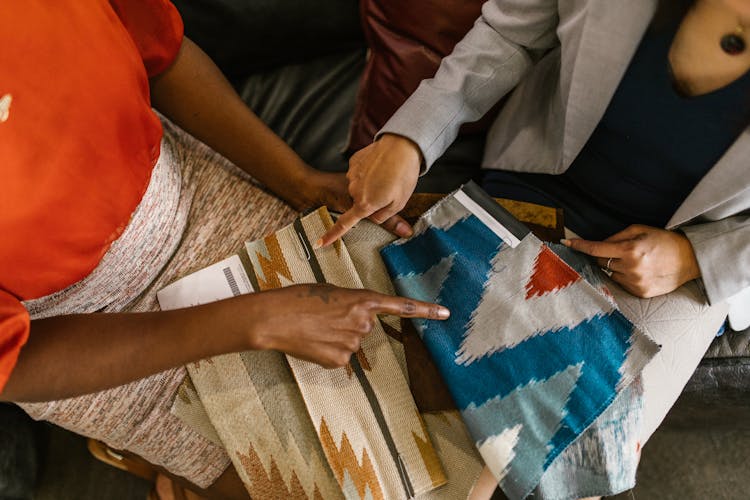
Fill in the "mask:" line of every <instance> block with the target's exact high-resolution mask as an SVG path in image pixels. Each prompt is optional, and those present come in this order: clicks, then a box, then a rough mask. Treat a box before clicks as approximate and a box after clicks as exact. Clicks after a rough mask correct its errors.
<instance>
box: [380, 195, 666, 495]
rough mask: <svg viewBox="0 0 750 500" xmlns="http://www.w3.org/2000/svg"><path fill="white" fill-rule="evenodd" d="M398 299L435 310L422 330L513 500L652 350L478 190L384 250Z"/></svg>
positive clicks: (449, 202)
mask: <svg viewBox="0 0 750 500" xmlns="http://www.w3.org/2000/svg"><path fill="white" fill-rule="evenodd" d="M382 255H383V258H384V260H385V263H386V265H387V267H388V269H389V272H390V274H391V276H392V277H393V279H394V285H395V287H396V290H397V291H398V292H399V293H400V294H401V295H405V296H410V297H413V298H417V299H420V300H425V301H431V302H438V303H440V304H443V305H445V306H447V307H448V308H449V309H450V310H451V317H450V319H449V320H448V321H445V322H439V321H429V320H417V321H416V323H417V328H418V330H419V331H420V334H421V336H422V339H423V340H424V342H425V344H426V345H427V347H428V349H429V350H430V353H431V354H432V357H433V359H434V360H435V362H436V363H437V365H438V368H439V370H440V371H441V374H442V376H443V378H444V379H445V381H446V383H447V385H448V387H449V389H450V391H451V394H452V396H453V398H454V400H455V402H456V404H457V405H458V407H459V409H460V410H461V413H462V416H463V418H464V422H465V423H466V425H467V427H468V429H469V431H470V432H471V434H472V436H473V438H474V440H475V443H476V446H477V448H478V449H479V452H480V454H481V455H482V458H484V460H485V462H486V464H487V465H488V466H489V467H490V469H491V470H492V472H493V474H494V475H495V477H496V478H497V479H498V481H499V482H500V485H501V487H502V488H503V490H504V491H505V493H506V494H507V495H508V496H509V497H510V498H511V499H512V500H513V499H520V498H524V497H526V496H527V495H528V494H529V493H531V492H532V490H533V489H534V488H535V487H536V486H537V485H538V484H539V481H540V479H541V477H542V475H543V473H544V471H545V470H546V469H547V468H548V467H549V466H550V464H551V463H552V462H553V461H554V459H555V458H556V457H557V456H558V455H560V453H561V452H562V451H563V450H565V449H566V448H567V447H568V445H570V443H572V442H573V441H574V440H575V439H576V438H578V437H579V436H580V435H581V434H582V433H583V432H584V431H585V430H586V428H587V427H589V425H590V424H591V423H592V422H594V420H595V419H596V418H597V417H598V416H599V415H600V414H601V413H602V412H603V411H604V410H606V409H607V407H608V406H609V405H610V404H611V403H612V401H613V400H614V399H615V397H616V396H617V394H618V393H620V392H621V391H622V390H623V389H624V388H626V387H627V386H628V385H629V384H630V383H631V382H632V381H633V380H634V379H635V378H636V377H637V375H638V374H639V373H640V371H641V370H642V368H643V367H644V366H645V364H646V363H647V362H648V361H649V360H650V359H651V357H653V355H654V354H655V353H656V352H657V349H658V348H657V346H656V345H654V344H653V342H651V341H650V340H649V339H648V337H647V336H646V335H644V334H643V333H642V332H640V331H639V330H637V329H635V328H634V327H633V325H632V323H630V321H628V320H627V319H626V318H625V317H624V316H623V315H622V314H621V313H620V312H619V311H618V310H617V309H616V308H615V307H614V305H613V303H612V302H611V301H610V299H608V298H607V297H606V296H604V295H603V294H602V293H600V291H598V290H597V289H595V288H594V287H593V286H592V285H591V284H589V283H588V282H587V281H586V280H585V279H583V278H582V277H581V275H580V274H579V273H578V272H576V271H575V270H574V269H573V268H571V267H570V266H568V265H567V264H566V263H565V262H563V261H562V259H560V258H559V257H558V256H557V254H555V253H554V252H553V251H552V250H550V248H549V247H548V246H546V245H545V244H543V243H542V242H541V241H539V240H538V239H537V238H536V237H535V236H534V235H532V234H530V233H529V231H528V229H526V228H525V227H524V226H523V225H521V224H520V223H518V221H516V220H515V219H514V218H513V217H512V216H511V215H510V214H509V213H507V212H505V211H504V210H503V209H502V208H500V207H499V206H498V205H497V204H496V203H494V202H493V201H492V199H490V198H489V197H487V195H486V194H484V193H483V192H482V191H481V190H480V189H479V188H478V187H476V186H475V185H467V186H464V187H463V188H462V189H461V190H459V191H457V192H456V193H454V194H453V195H452V196H449V197H447V198H445V199H444V200H443V201H441V202H440V203H438V204H437V205H436V206H435V207H433V208H432V209H431V210H430V211H429V212H427V213H426V214H425V215H424V216H423V217H422V218H421V219H420V220H419V221H418V223H417V225H416V226H415V236H413V237H412V238H411V239H409V240H406V241H404V240H401V241H398V242H396V243H394V244H392V245H390V246H388V247H386V248H385V249H384V250H383V251H382Z"/></svg>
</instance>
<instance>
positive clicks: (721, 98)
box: [484, 25, 750, 239]
mask: <svg viewBox="0 0 750 500" xmlns="http://www.w3.org/2000/svg"><path fill="white" fill-rule="evenodd" d="M676 30H677V26H676V25H675V26H674V28H673V29H672V30H667V31H662V32H651V31H649V32H648V33H647V34H646V35H645V36H644V38H643V40H642V41H641V43H640V45H639V47H638V50H637V51H636V53H635V55H634V57H633V60H632V61H631V63H630V65H629V67H628V69H627V71H626V73H625V75H624V77H623V79H622V81H621V82H620V85H619V86H618V88H617V91H616V92H615V94H614V96H613V98H612V101H611V102H610V104H609V107H608V108H607V110H606V112H605V114H604V116H603V118H602V120H601V121H600V122H599V125H598V126H597V127H596V130H595V131H594V132H593V134H592V135H591V137H590V138H589V140H588V142H587V143H586V145H585V146H584V148H583V150H582V151H581V153H580V154H579V155H578V157H577V158H576V159H575V161H574V162H573V164H572V165H571V166H570V168H569V169H568V170H567V172H565V173H564V174H562V175H559V176H553V175H545V174H509V173H505V172H498V171H493V172H489V173H488V174H487V175H486V177H485V182H484V184H485V188H486V189H487V190H488V191H490V194H492V195H494V196H506V197H511V198H515V199H522V200H524V201H531V202H535V203H543V204H547V205H555V206H560V207H562V208H563V209H564V212H565V221H566V225H567V226H568V227H570V228H571V229H573V230H574V231H575V232H577V233H578V234H580V235H581V236H584V237H586V238H591V239H603V238H606V237H608V236H610V235H612V234H614V233H616V232H618V231H620V230H622V229H624V228H625V227H627V226H628V225H630V224H635V223H640V224H648V225H650V226H656V227H664V226H665V225H666V224H667V222H668V221H669V219H670V217H671V216H672V215H673V214H674V212H675V211H676V210H677V208H678V207H679V206H680V204H681V203H682V201H683V200H684V199H685V198H686V197H687V196H688V194H690V192H691V191H692V189H693V188H694V187H695V185H696V184H697V183H698V181H700V180H701V178H703V176H704V175H705V174H706V172H708V170H710V169H711V167H712V166H713V165H714V164H715V163H716V162H717V161H718V160H719V158H720V157H721V156H722V155H723V153H724V152H725V151H726V150H727V149H728V148H729V146H731V144H732V143H733V142H734V141H735V140H736V139H737V137H738V136H739V134H740V133H741V132H742V130H743V129H744V128H745V127H746V125H747V124H748V118H750V72H748V73H746V74H745V75H744V76H742V77H741V78H739V79H737V80H735V81H734V82H732V83H731V84H729V85H727V86H725V87H723V88H721V89H718V90H716V91H713V92H710V93H708V94H704V95H701V96H696V97H683V96H680V95H679V93H678V92H677V91H676V90H675V89H674V87H673V83H672V78H671V75H670V69H669V63H668V57H667V56H668V51H669V48H670V45H671V42H672V39H673V37H674V34H675V33H676ZM717 43H718V41H717Z"/></svg>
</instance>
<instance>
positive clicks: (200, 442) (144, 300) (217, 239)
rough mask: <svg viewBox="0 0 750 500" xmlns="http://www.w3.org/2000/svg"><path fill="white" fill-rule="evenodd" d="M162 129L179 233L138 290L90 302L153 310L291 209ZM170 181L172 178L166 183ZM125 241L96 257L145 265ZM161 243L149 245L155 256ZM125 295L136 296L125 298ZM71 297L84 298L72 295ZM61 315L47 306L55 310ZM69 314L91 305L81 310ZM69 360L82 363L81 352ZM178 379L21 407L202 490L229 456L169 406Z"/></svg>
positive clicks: (288, 216) (180, 135) (159, 378)
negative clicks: (179, 213) (181, 214)
mask: <svg viewBox="0 0 750 500" xmlns="http://www.w3.org/2000/svg"><path fill="white" fill-rule="evenodd" d="M165 135H166V136H167V137H168V138H169V140H170V141H172V143H173V145H174V148H173V149H172V151H171V153H172V158H173V161H174V163H175V164H177V165H179V167H180V168H179V170H181V179H180V178H179V177H178V178H177V182H180V183H181V184H180V185H178V186H177V189H178V191H179V196H180V205H181V206H186V207H187V208H188V209H189V214H188V217H187V224H186V226H185V227H184V231H183V230H182V228H179V227H178V228H177V229H179V230H180V233H179V234H181V238H180V237H179V235H178V238H177V239H176V240H175V242H176V243H179V245H178V246H177V248H176V250H174V249H173V248H167V252H168V255H167V258H166V259H165V261H166V264H160V265H159V268H158V269H157V272H156V273H155V276H156V278H155V279H154V278H153V276H152V277H151V278H149V280H147V281H146V282H145V283H142V284H141V285H140V286H141V288H136V289H135V290H134V289H133V288H132V286H131V285H128V286H126V287H121V285H120V283H119V282H116V283H115V284H114V285H113V286H112V287H111V288H103V289H99V290H98V293H99V294H100V296H101V297H106V298H107V299H108V300H107V301H105V303H101V302H100V301H98V300H97V301H96V304H95V307H96V308H105V309H106V310H110V311H152V310H158V305H157V301H156V291H158V290H160V289H161V288H163V287H164V286H165V285H167V284H168V283H171V282H173V281H175V280H176V279H178V278H180V277H182V276H184V275H186V274H189V273H192V272H194V271H197V270H199V269H202V268H204V267H206V266H208V265H210V264H213V263H214V262H216V261H218V260H221V259H222V258H223V257H226V256H227V255H230V254H231V253H232V252H234V251H236V249H237V248H240V247H241V245H242V244H243V243H244V242H245V241H247V240H248V239H253V238H258V237H260V236H262V235H264V234H267V233H268V232H270V231H272V230H274V229H276V228H278V227H281V226H283V225H284V224H286V223H288V222H290V221H291V220H292V219H293V218H294V217H295V216H296V213H295V212H294V211H293V210H292V209H291V208H289V207H288V206H287V205H286V204H284V203H283V202H282V201H280V200H278V199H277V198H274V197H273V196H271V195H269V194H267V193H266V192H264V191H263V190H262V189H260V188H259V187H258V186H257V185H255V184H253V183H251V182H249V178H248V177H247V176H246V175H245V174H244V173H242V172H241V171H240V170H239V169H237V168H236V167H234V166H232V165H231V164H230V163H229V162H228V161H227V160H226V159H224V158H222V157H221V156H219V155H218V154H217V153H215V152H214V151H212V150H211V149H210V148H208V147H206V146H205V145H203V144H201V143H200V142H198V141H196V140H195V139H193V138H192V137H190V136H189V135H187V134H185V133H184V132H182V131H180V130H178V129H176V128H175V127H173V126H171V125H170V124H169V123H165ZM170 178H172V179H174V178H173V177H170ZM173 188H174V185H173V184H172V185H171V187H169V189H170V190H172V189H173ZM170 192H171V191H170ZM157 195H158V193H157ZM156 199H158V197H157V198H156ZM160 213H163V211H160ZM163 227H164V229H163V230H164V231H173V230H175V226H174V225H171V224H167V225H166V226H163ZM138 234H140V235H141V236H142V237H146V238H151V237H153V236H154V235H153V234H151V233H148V232H138ZM162 236H163V235H162ZM168 239H169V238H166V239H163V240H162V241H167V240H168ZM118 241H119V240H118ZM126 243H128V246H130V247H131V248H133V249H134V250H132V251H131V252H129V253H127V252H126V253H125V254H124V255H121V259H128V261H129V262H110V261H109V260H108V259H107V258H106V257H105V259H104V260H103V261H102V262H106V265H108V266H113V267H115V268H118V266H130V264H131V262H130V261H132V262H136V263H139V265H141V266H144V267H148V264H150V263H151V260H152V258H153V256H150V255H143V253H142V251H143V249H145V248H151V245H144V246H141V245H138V244H135V245H131V244H132V243H133V241H129V242H126ZM136 243H137V242H136ZM163 250H164V249H163V248H162V249H159V248H157V249H156V250H155V251H156V252H157V254H159V255H160V254H161V251H163ZM151 280H153V281H151ZM133 292H135V293H133ZM101 297H97V299H99V298H101ZM133 297H137V298H136V299H135V300H133ZM75 302H76V303H78V304H93V303H94V301H88V300H77V299H76V300H75ZM123 302H125V303H126V304H123ZM127 302H129V303H127ZM55 304H56V305H57V304H58V302H57V301H55ZM117 304H120V305H117ZM64 312H66V311H64V310H61V311H60V310H59V311H56V313H57V314H60V313H64ZM78 312H91V311H90V310H88V309H86V308H85V307H84V308H83V309H81V310H79V311H78ZM207 334H210V332H207ZM32 335H33V331H32ZM70 361H71V362H76V363H86V360H85V359H77V360H70ZM185 376H186V371H185V369H184V368H177V369H173V370H168V371H166V372H163V373H160V374H157V375H154V376H152V377H148V378H146V379H143V380H139V381H137V382H134V383H132V384H127V385H125V386H121V387H117V388H114V389H111V390H107V391H102V392H99V393H96V394H91V395H87V396H83V397H79V398H71V399H66V400H62V401H55V402H49V403H39V404H24V405H22V406H23V408H24V409H25V410H26V411H27V412H28V413H29V414H30V415H31V416H32V417H34V418H36V419H42V420H47V421H50V422H52V423H55V424H57V425H60V426H61V427H65V428H66V429H69V430H71V431H73V432H76V433H78V434H82V435H85V436H89V437H93V438H96V439H99V440H102V441H104V442H106V443H107V444H108V445H110V446H112V447H113V448H118V449H127V450H130V451H132V452H134V453H136V454H138V455H140V456H143V457H144V458H146V459H147V460H149V461H151V462H153V463H156V464H159V465H162V466H164V467H165V468H166V469H168V470H170V471H171V472H173V473H175V474H177V475H180V476H183V477H186V478H187V479H189V480H190V481H192V482H193V483H195V484H197V485H198V486H201V487H206V486H208V485H210V484H211V483H212V482H213V481H215V480H216V478H217V477H218V476H219V475H220V474H221V473H222V472H224V470H225V469H226V467H227V465H228V464H229V458H228V457H227V455H226V453H225V452H224V450H223V449H222V448H221V447H219V446H216V445H214V444H213V443H211V441H210V440H208V439H206V438H205V437H203V436H202V435H201V434H200V433H198V432H196V431H195V430H194V429H193V428H192V427H190V426H188V425H186V424H185V423H184V422H183V421H182V420H181V419H178V418H176V417H175V416H174V415H172V414H171V413H170V409H171V407H172V405H173V403H174V401H175V397H176V394H177V391H178V388H179V387H180V385H181V384H182V382H183V380H184V378H185Z"/></svg>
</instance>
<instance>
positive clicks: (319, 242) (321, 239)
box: [312, 238, 323, 250]
mask: <svg viewBox="0 0 750 500" xmlns="http://www.w3.org/2000/svg"><path fill="white" fill-rule="evenodd" d="M322 246H323V238H318V241H316V242H315V243H313V246H312V247H313V250H317V249H318V248H320V247H322Z"/></svg>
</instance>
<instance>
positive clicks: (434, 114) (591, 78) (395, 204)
mask: <svg viewBox="0 0 750 500" xmlns="http://www.w3.org/2000/svg"><path fill="white" fill-rule="evenodd" d="M660 3H661V5H660ZM748 44H750V2H747V1H745V0H696V1H694V2H690V1H684V0H671V1H662V2H659V1H658V0H629V1H628V2H618V1H608V0H490V1H488V2H487V3H486V4H485V5H484V7H483V9H482V16H481V17H480V18H479V19H478V20H477V22H476V24H475V25H474V27H473V28H472V29H471V31H469V33H468V34H467V35H466V37H465V38H464V39H463V40H462V41H461V42H460V43H459V44H458V45H457V46H456V48H455V50H454V51H453V53H452V54H451V55H450V56H448V57H446V58H445V59H444V60H443V61H442V63H441V65H440V68H439V70H438V71H437V74H436V75H435V77H434V78H432V79H430V80H425V81H423V82H422V84H421V85H420V86H419V88H418V89H417V91H416V92H415V93H414V94H413V95H412V96H411V97H410V98H409V99H408V100H407V102H406V103H405V104H404V105H403V106H402V107H401V108H400V109H399V110H398V111H397V112H396V113H395V115H394V116H393V117H392V118H391V119H390V120H389V122H388V123H387V124H386V125H385V127H383V129H382V130H381V131H380V132H379V133H378V136H377V140H376V142H374V143H373V144H372V145H370V146H368V147H367V148H365V149H363V150H361V151H359V152H358V153H357V154H355V155H354V156H353V157H352V159H351V161H350V169H349V173H348V178H349V190H350V193H351V195H352V198H353V206H352V208H351V209H350V210H349V211H348V212H346V213H345V214H343V215H342V216H341V217H340V218H339V220H338V222H337V223H336V225H335V226H334V227H333V228H332V229H331V231H329V233H328V234H327V235H326V236H325V237H324V238H323V239H322V240H321V241H320V242H319V243H320V244H329V243H331V242H332V241H334V240H335V239H336V238H338V237H340V236H341V235H342V234H344V233H345V232H346V231H347V230H348V229H349V228H351V227H352V226H353V225H354V224H356V223H357V222H358V221H359V220H361V219H363V218H366V217H369V218H370V219H372V220H374V221H376V222H379V221H385V220H386V219H388V218H389V217H391V216H392V215H394V214H395V213H397V212H398V211H399V210H400V209H401V208H403V206H404V205H405V203H406V201H407V199H408V198H409V196H410V195H411V194H412V192H413V190H414V187H415V185H416V181H417V178H418V176H419V175H420V174H421V173H424V172H426V171H427V170H428V169H429V168H430V166H431V165H432V164H433V162H434V161H435V160H436V159H437V158H438V157H439V156H441V155H442V154H443V152H444V151H445V149H446V148H447V147H448V146H449V145H450V144H451V142H453V140H454V139H455V137H456V135H457V134H458V129H459V127H460V126H461V125H462V124H463V123H466V122H471V121H475V120H477V119H479V118H480V117H481V116H482V115H484V114H485V113H486V112H487V111H488V110H489V109H490V108H491V107H492V106H493V105H494V104H495V103H497V102H498V101H499V100H500V99H501V98H503V97H505V96H507V97H508V99H507V101H506V103H505V104H504V106H503V108H502V110H501V112H500V114H499V116H498V117H497V119H496V120H495V122H494V125H493V126H492V128H491V129H490V131H489V133H488V136H487V145H486V150H485V154H484V160H483V166H484V167H485V168H487V169H490V170H489V172H488V173H487V174H486V176H485V180H484V185H485V188H486V189H488V191H489V192H490V194H494V195H497V196H506V197H511V198H517V199H523V200H526V201H533V202H538V203H544V204H548V205H550V204H551V205H557V206H561V207H563V208H564V209H565V214H566V221H567V222H568V226H569V229H572V231H574V232H575V233H577V234H578V235H580V236H581V237H580V238H579V237H573V236H570V237H568V238H567V239H566V240H564V241H563V242H564V243H565V244H567V245H569V246H570V247H572V248H573V249H575V250H578V251H581V252H583V253H586V254H588V255H591V256H592V257H593V258H595V259H596V261H597V263H598V265H599V266H600V267H601V268H602V269H603V270H604V271H605V272H606V273H607V274H608V275H609V276H610V277H611V280H612V282H613V283H610V285H611V289H612V292H613V294H614V295H615V297H616V299H617V301H618V304H619V306H620V308H621V309H622V311H623V312H624V313H625V314H626V315H628V316H629V317H630V318H631V320H633V321H634V322H635V323H637V324H639V325H640V326H641V327H643V328H644V329H645V330H646V331H647V332H648V333H649V334H650V335H651V336H652V337H653V338H654V340H655V341H656V342H657V343H659V344H661V345H662V351H661V353H660V354H659V355H657V357H656V358H655V359H654V361H652V362H651V363H650V364H649V365H648V366H647V367H646V369H645V370H644V372H643V384H644V422H645V423H644V429H643V431H642V436H641V437H642V440H641V442H645V441H646V440H647V439H648V438H649V437H650V435H651V434H652V433H653V431H654V430H655V429H656V427H657V426H658V425H659V423H661V421H662V419H663V418H664V416H665V415H666V413H667V411H668V409H669V408H670V407H671V405H672V404H673V403H674V401H675V400H676V398H677V396H678V395H679V393H680V392H681V390H682V388H683V387H684V384H685V383H686V382H687V379H688V378H689V376H690V375H691V373H692V372H693V370H694V369H695V367H696V365H697V363H698V362H699V361H700V359H701V357H702V356H703V353H704V352H705V350H706V349H707V347H708V345H709V344H710V342H711V340H712V338H713V337H714V336H715V335H716V332H717V330H719V328H720V326H721V324H722V323H723V322H724V320H725V318H726V316H727V314H728V312H729V314H730V320H731V321H732V322H733V326H734V327H735V328H737V329H740V328H744V327H746V325H747V324H748V323H750V318H748V317H747V315H749V314H750V293H749V292H748V291H749V290H750V265H748V264H750V173H749V172H748V162H750V129H748V128H747V126H748V123H750V122H749V121H748V119H749V118H750V98H748V96H750V75H748V70H749V69H750V46H747V45H748ZM583 238H585V239H583ZM730 307H731V311H730ZM655 311H658V312H655ZM743 315H744V316H745V317H743Z"/></svg>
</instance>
